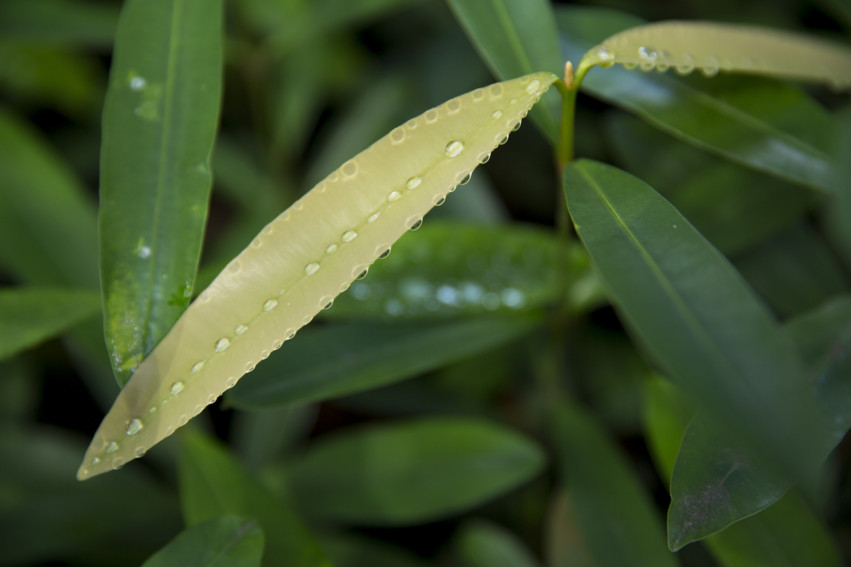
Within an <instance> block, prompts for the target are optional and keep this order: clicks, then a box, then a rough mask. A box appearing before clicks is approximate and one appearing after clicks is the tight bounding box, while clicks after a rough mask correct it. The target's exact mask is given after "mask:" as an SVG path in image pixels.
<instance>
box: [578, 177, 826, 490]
mask: <svg viewBox="0 0 851 567" xmlns="http://www.w3.org/2000/svg"><path fill="white" fill-rule="evenodd" d="M564 189H565V195H566V198H567V203H568V208H569V210H570V213H571V215H572V217H573V222H574V225H575V226H576V230H577V232H578V233H579V236H580V238H581V239H582V241H583V243H584V244H585V246H586V248H587V249H588V252H589V254H590V256H591V258H592V260H593V261H594V263H595V265H596V266H597V268H598V270H599V271H600V274H601V276H602V278H603V280H604V282H605V283H606V285H607V286H608V288H609V291H610V296H611V298H612V300H613V301H614V303H615V305H616V307H617V308H618V310H619V312H620V314H621V316H622V317H623V319H624V320H625V322H626V323H627V324H628V326H629V327H630V328H631V329H632V331H633V333H634V334H635V336H636V338H638V339H639V341H640V343H642V344H643V346H644V347H645V348H646V349H647V351H648V352H649V353H650V354H651V356H652V358H653V359H654V360H655V361H656V362H657V364H659V365H660V366H661V367H662V368H663V369H664V371H665V373H666V374H667V375H668V376H670V377H671V380H672V381H673V382H674V383H675V384H677V385H679V386H680V387H681V388H682V389H683V390H684V391H685V392H686V393H688V394H689V395H691V396H692V397H693V398H694V399H696V400H698V401H699V403H700V404H701V408H702V409H703V410H705V411H707V412H709V413H710V414H712V415H713V416H714V417H716V418H717V419H720V420H721V422H722V423H725V424H726V426H727V427H729V428H730V429H731V430H734V431H736V435H737V436H739V437H740V438H742V439H743V441H744V442H745V443H746V444H747V446H748V449H749V450H751V451H753V452H754V454H755V455H758V458H759V459H764V460H765V461H766V462H768V463H771V466H775V467H778V469H779V471H781V472H782V474H785V475H787V476H789V477H792V478H795V479H804V478H806V479H811V477H812V475H813V474H814V468H815V465H814V464H813V460H811V459H810V457H812V453H813V448H812V446H811V442H810V439H811V438H812V436H813V435H814V434H815V433H816V432H815V430H814V428H813V424H814V423H816V420H815V409H814V402H813V401H812V400H811V397H810V396H809V395H808V393H807V392H805V391H804V388H803V384H804V365H803V362H802V361H801V360H800V358H799V357H798V356H797V353H796V352H795V350H794V349H793V348H792V347H791V344H790V342H789V340H788V338H787V337H785V336H784V335H783V334H782V333H781V331H780V329H779V327H778V326H777V325H776V323H775V322H774V320H773V319H772V317H771V316H770V314H769V313H768V312H767V311H766V310H765V308H764V306H763V305H762V304H761V303H760V302H759V300H758V299H757V298H756V297H755V296H754V294H753V292H752V291H751V290H750V289H749V288H748V287H747V286H746V285H745V283H744V281H743V280H742V278H741V276H740V275H739V274H738V273H737V272H736V271H735V270H734V269H733V268H732V266H731V265H730V264H729V263H728V262H727V260H726V259H725V258H724V257H723V256H721V254H720V253H718V251H717V250H715V249H714V248H713V247H712V246H711V245H710V244H709V243H708V242H707V241H706V240H705V239H704V238H703V237H702V236H701V235H700V234H699V233H698V232H697V231H696V230H695V229H694V227H692V226H691V225H690V224H689V223H688V221H686V219H684V218H683V217H682V215H680V214H679V212H678V211H677V210H676V209H674V208H673V207H672V206H671V205H670V204H669V203H668V202H667V201H665V200H664V199H663V198H662V197H661V196H660V195H658V194H657V193H656V192H655V191H653V189H652V188H650V187H649V186H647V185H646V184H644V183H643V182H641V181H639V180H638V179H636V178H634V177H632V176H630V175H629V174H627V173H624V172H622V171H620V170H618V169H615V168H613V167H611V166H607V165H603V164H600V163H596V162H591V161H586V160H579V161H577V162H576V163H575V164H573V165H570V166H568V167H567V168H566V169H565V173H564Z"/></svg>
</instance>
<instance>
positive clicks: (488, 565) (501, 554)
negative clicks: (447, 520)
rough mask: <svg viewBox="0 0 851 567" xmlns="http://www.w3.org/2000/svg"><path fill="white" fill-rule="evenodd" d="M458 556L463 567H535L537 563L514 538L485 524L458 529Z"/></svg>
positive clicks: (483, 522)
mask: <svg viewBox="0 0 851 567" xmlns="http://www.w3.org/2000/svg"><path fill="white" fill-rule="evenodd" d="M460 532H461V533H460V534H459V535H458V536H457V537H458V543H457V546H458V555H459V556H460V558H461V562H462V565H464V567H535V566H536V565H537V562H536V561H535V559H534V557H533V556H532V554H531V553H530V552H529V550H527V549H526V548H525V547H524V546H523V544H522V543H521V542H520V541H519V540H518V539H517V537H516V536H515V535H514V534H512V533H511V532H509V531H508V530H506V529H504V528H502V527H499V526H497V525H496V524H491V523H490V522H485V521H473V522H469V523H467V524H465V525H464V526H462V527H461V530H460Z"/></svg>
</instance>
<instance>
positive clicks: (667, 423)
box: [645, 326, 840, 567]
mask: <svg viewBox="0 0 851 567" xmlns="http://www.w3.org/2000/svg"><path fill="white" fill-rule="evenodd" d="M808 327H809V326H808ZM787 330H788V327H787ZM693 415H694V410H693V408H692V406H691V404H689V403H688V400H686V399H685V397H684V396H683V395H682V394H681V393H680V392H679V391H678V390H677V389H676V388H675V387H674V386H672V385H671V384H670V383H669V382H667V381H665V380H662V379H658V378H657V379H655V380H653V381H651V382H648V383H647V387H646V392H645V419H646V421H645V431H646V432H647V433H646V438H647V441H648V445H649V448H650V451H651V454H652V455H653V457H654V459H655V460H656V462H657V469H658V470H659V472H660V474H661V475H662V476H663V477H665V478H670V476H671V473H672V471H673V470H674V462H675V461H676V459H677V452H678V451H679V450H680V444H681V441H682V439H683V434H684V432H685V431H686V428H687V427H688V424H689V422H690V421H691V419H692V417H693ZM714 456H717V455H714ZM712 457H713V456H710V457H709V458H710V459H711V458H712ZM743 488H744V490H743V492H744V493H745V494H746V496H745V498H749V494H750V492H751V487H750V486H746V487H743ZM781 493H782V491H781ZM704 541H705V543H706V544H707V545H708V547H709V550H710V551H711V552H712V553H713V555H715V557H716V558H717V559H718V561H719V562H720V563H721V565H724V566H725V567H773V566H775V565H788V566H789V567H792V566H794V565H824V566H825V567H827V566H838V565H839V564H840V559H839V552H838V550H837V548H836V544H835V543H834V542H833V541H831V536H830V534H829V532H828V530H827V529H826V527H825V526H824V525H823V524H822V521H821V520H820V519H819V518H817V517H816V515H815V514H814V513H813V510H812V509H811V508H810V506H809V505H808V504H806V503H805V502H804V500H803V498H801V497H800V496H799V495H798V494H797V493H796V492H794V491H790V492H787V493H786V494H785V495H784V496H783V497H782V498H780V500H779V501H777V502H776V503H774V504H773V505H771V506H770V507H769V508H767V509H765V510H763V511H762V512H760V513H759V514H757V515H754V516H751V517H748V518H745V519H744V520H742V521H740V522H737V523H736V524H733V525H732V526H729V527H727V528H726V529H725V530H724V531H722V532H721V533H718V534H716V535H713V536H710V537H709V538H707V539H706V540H704Z"/></svg>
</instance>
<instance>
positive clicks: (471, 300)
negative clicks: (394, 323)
mask: <svg viewBox="0 0 851 567" xmlns="http://www.w3.org/2000/svg"><path fill="white" fill-rule="evenodd" d="M589 271H590V269H589V266H588V261H587V258H586V257H585V255H584V254H583V253H582V251H581V249H580V248H579V247H574V248H573V249H569V248H568V247H567V246H565V243H564V241H562V240H561V239H559V238H557V237H556V236H555V235H554V234H553V233H551V232H549V231H544V230H541V229H537V228H533V227H531V226H528V227H524V226H522V225H519V224H514V225H511V226H482V225H463V224H448V223H428V224H426V225H425V226H424V227H423V228H422V229H420V230H419V231H417V233H416V234H415V235H414V234H412V235H410V236H408V237H406V238H402V239H400V240H399V242H398V243H397V244H396V245H395V246H394V247H393V251H392V253H391V254H390V256H389V257H388V258H387V259H386V260H383V261H382V262H378V263H377V264H376V265H375V266H374V267H373V268H372V269H371V270H370V272H369V276H368V277H367V278H365V279H364V280H361V281H357V282H355V283H353V284H352V287H351V289H350V290H349V292H348V293H346V294H344V295H342V296H340V298H339V299H337V300H336V301H335V303H334V307H333V308H332V309H331V310H330V311H328V313H327V316H328V317H332V318H338V317H344V318H352V317H369V318H383V319H432V318H450V317H458V316H461V315H481V314H487V313H516V312H528V311H540V310H541V309H543V308H546V307H548V306H553V305H557V304H558V302H559V301H562V300H563V297H564V295H565V287H566V286H567V285H568V282H569V281H576V280H579V279H581V278H582V277H584V276H587V275H588V272H589Z"/></svg>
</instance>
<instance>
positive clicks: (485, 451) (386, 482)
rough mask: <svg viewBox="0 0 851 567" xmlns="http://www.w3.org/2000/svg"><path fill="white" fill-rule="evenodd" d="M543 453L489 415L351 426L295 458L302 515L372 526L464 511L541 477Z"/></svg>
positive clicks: (295, 482)
mask: <svg viewBox="0 0 851 567" xmlns="http://www.w3.org/2000/svg"><path fill="white" fill-rule="evenodd" d="M543 464H544V455H543V453H542V452H541V450H540V449H539V448H538V446H537V445H535V444H533V443H532V442H531V441H529V440H527V439H525V438H524V437H521V436H520V435H518V434H517V433H515V432H513V431H511V430H509V429H505V428H504V427H501V426H497V425H494V424H491V423H488V422H486V421H476V420H472V419H450V418H444V419H437V418H435V419H428V420H419V421H412V422H408V423H404V424H397V425H383V426H373V427H364V428H361V429H359V430H350V431H348V432H345V433H340V434H337V435H335V436H333V437H329V438H327V439H322V440H319V441H317V442H315V443H314V444H313V446H312V447H310V449H309V450H308V452H307V453H306V454H305V455H304V456H303V457H302V458H301V459H298V460H296V461H294V462H293V464H292V469H291V470H292V483H293V495H294V496H295V497H296V498H297V500H298V502H299V503H300V505H301V508H302V509H303V510H304V511H305V513H308V514H311V515H314V516H318V517H322V518H325V519H333V520H336V521H338V522H348V523H357V524H371V525H405V524H412V523H418V522H425V521H429V520H434V519H437V518H441V517H445V516H448V515H451V514H455V513H458V512H461V511H463V510H467V509H469V508H472V507H474V506H477V505H479V504H482V503H484V502H486V501H488V500H491V499H493V498H496V497H497V496H499V495H501V494H503V493H505V492H507V491H509V490H511V489H513V488H515V487H517V486H518V485H520V484H522V483H524V482H526V481H528V480H529V479H531V478H532V477H534V476H535V475H537V474H538V473H539V472H540V470H541V468H542V467H543Z"/></svg>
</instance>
